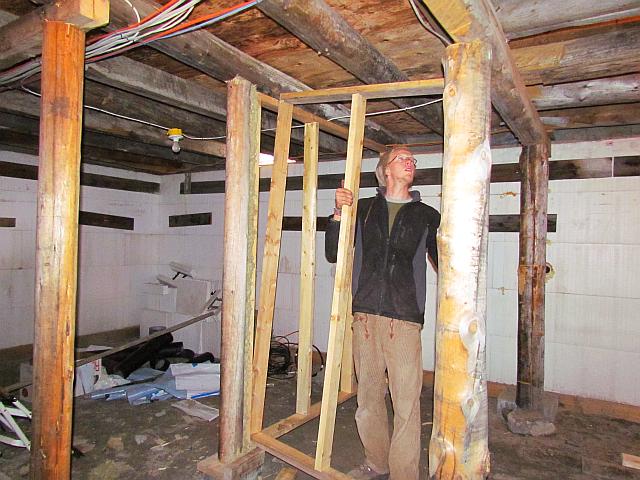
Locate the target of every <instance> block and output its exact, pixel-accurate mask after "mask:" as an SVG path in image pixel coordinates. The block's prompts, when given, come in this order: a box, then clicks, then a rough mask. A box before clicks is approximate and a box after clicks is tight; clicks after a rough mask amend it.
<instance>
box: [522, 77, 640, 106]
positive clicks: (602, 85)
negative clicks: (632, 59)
mask: <svg viewBox="0 0 640 480" xmlns="http://www.w3.org/2000/svg"><path fill="white" fill-rule="evenodd" d="M527 93H528V94H529V97H530V98H531V101H532V102H533V104H534V105H535V106H536V108H537V109H538V111H540V110H551V109H559V108H573V107H592V106H597V105H611V104H619V103H630V102H637V101H639V100H640V73H632V74H630V75H621V76H617V77H609V78H600V79H596V80H585V81H582V82H570V83H561V84H558V85H532V86H530V87H527ZM541 115H543V114H541Z"/></svg>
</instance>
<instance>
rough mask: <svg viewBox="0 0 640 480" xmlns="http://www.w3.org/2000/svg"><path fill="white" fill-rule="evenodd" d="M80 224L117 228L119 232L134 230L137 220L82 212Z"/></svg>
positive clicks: (79, 219)
mask: <svg viewBox="0 0 640 480" xmlns="http://www.w3.org/2000/svg"><path fill="white" fill-rule="evenodd" d="M78 223H79V224H80V225H87V226H91V227H103V228H115V229H117V230H133V227H134V223H135V220H134V219H133V218H131V217H121V216H119V215H107V214H106V213H96V212H84V211H81V212H80V215H79V218H78Z"/></svg>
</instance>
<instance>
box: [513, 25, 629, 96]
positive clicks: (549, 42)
mask: <svg viewBox="0 0 640 480" xmlns="http://www.w3.org/2000/svg"><path fill="white" fill-rule="evenodd" d="M588 33H589V34H588V35H585V34H582V35H576V36H570V37H569V38H567V37H566V36H565V35H553V34H549V35H547V36H546V37H548V38H544V37H542V38H540V39H538V41H537V42H536V43H535V44H533V45H531V44H528V43H527V42H526V39H523V40H515V41H513V42H511V43H510V44H509V45H510V47H511V49H512V52H513V58H514V61H515V64H516V65H517V67H518V69H519V70H520V73H521V75H522V77H523V79H524V81H525V83H526V84H527V85H536V84H540V83H541V84H545V85H550V84H556V83H566V82H582V81H585V80H589V79H596V78H604V77H613V76H619V75H626V74H631V73H638V71H640V58H639V56H638V55H637V54H636V51H637V50H638V45H640V25H639V24H638V22H630V23H626V24H611V25H604V26H602V27H600V28H590V29H589V30H588Z"/></svg>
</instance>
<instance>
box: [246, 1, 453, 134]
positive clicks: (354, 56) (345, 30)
mask: <svg viewBox="0 0 640 480" xmlns="http://www.w3.org/2000/svg"><path fill="white" fill-rule="evenodd" d="M258 9H259V10H260V11H261V12H263V13H264V14H265V15H267V16H269V17H270V18H272V19H273V20H275V21H276V22H278V23H279V24H280V25H282V26H283V27H284V28H286V29H287V30H289V31H290V32H291V33H293V34H294V35H295V36H296V37H298V38H299V39H300V40H302V41H303V42H304V43H306V44H307V45H308V46H309V47H311V48H313V49H314V50H315V51H316V52H318V54H319V55H323V56H325V57H327V58H329V59H330V60H332V61H333V62H335V63H336V64H337V65H339V66H340V67H342V68H344V69H345V70H347V71H348V72H349V73H351V74H352V75H353V76H354V77H356V78H357V79H359V80H360V81H362V82H364V83H368V84H375V83H395V82H404V81H407V80H409V76H408V75H407V74H406V73H404V72H403V71H402V70H400V69H399V68H398V67H397V66H396V65H395V64H394V63H393V62H392V61H391V60H390V59H389V58H387V57H385V56H384V55H383V54H382V53H381V52H380V51H379V50H378V49H377V48H375V47H374V46H373V45H372V44H371V43H370V42H369V41H368V40H367V39H366V38H364V36H363V35H361V34H360V33H359V32H358V31H357V30H356V29H354V28H353V27H352V26H351V25H349V23H348V22H347V21H346V20H345V19H344V18H343V17H342V16H341V15H340V14H339V13H338V12H336V11H335V10H334V9H332V8H331V7H330V6H329V5H327V3H326V2H325V1H324V0H263V1H262V2H261V3H259V4H258ZM392 102H393V103H394V104H395V105H397V106H398V107H400V108H406V107H414V106H416V105H418V104H419V103H421V102H420V100H417V99H412V98H402V99H393V100H392ZM407 113H408V114H409V115H410V116H411V117H413V118H414V119H415V120H417V121H418V122H420V123H422V124H423V125H426V126H427V127H429V128H430V129H431V130H433V131H434V132H437V133H439V134H442V133H443V117H442V105H441V104H433V105H428V106H425V107H420V108H418V109H414V110H407Z"/></svg>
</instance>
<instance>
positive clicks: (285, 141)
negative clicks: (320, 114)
mask: <svg viewBox="0 0 640 480" xmlns="http://www.w3.org/2000/svg"><path fill="white" fill-rule="evenodd" d="M292 118H293V105H291V104H290V103H287V102H284V101H280V102H279V104H278V120H277V123H276V143H275V149H274V161H273V170H272V174H271V189H270V193H269V207H268V212H267V228H266V236H265V243H264V256H263V260H262V277H261V280H260V306H259V308H258V320H257V323H256V338H255V346H254V350H253V392H252V395H251V396H252V398H251V433H257V432H259V431H260V430H262V421H263V417H264V397H265V391H266V387H267V364H268V361H269V349H270V345H271V328H272V326H273V311H274V308H275V301H276V283H277V280H278V262H279V261H280V240H281V237H282V217H283V216H284V195H285V190H286V186H287V167H288V164H287V160H288V158H289V142H290V140H291V121H292Z"/></svg>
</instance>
